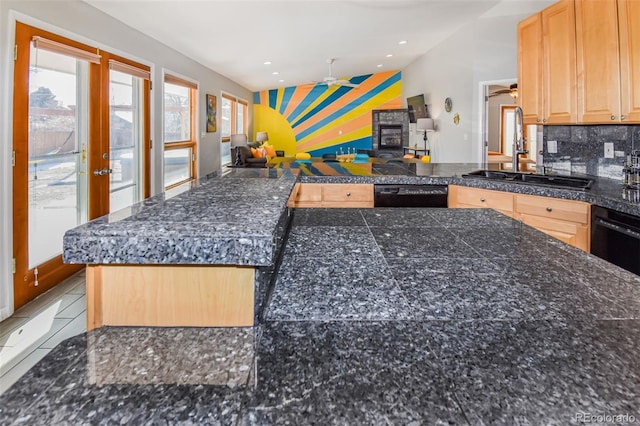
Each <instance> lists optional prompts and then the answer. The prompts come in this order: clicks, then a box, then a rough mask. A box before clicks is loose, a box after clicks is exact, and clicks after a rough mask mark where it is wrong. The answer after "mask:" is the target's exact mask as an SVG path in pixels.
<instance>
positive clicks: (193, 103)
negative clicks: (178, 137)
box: [162, 72, 198, 190]
mask: <svg viewBox="0 0 640 426" xmlns="http://www.w3.org/2000/svg"><path fill="white" fill-rule="evenodd" d="M167 83H168V84H173V85H175V86H183V87H186V88H188V89H189V140H184V141H175V142H165V140H164V139H165V133H164V120H165V114H166V113H165V101H164V93H165V84H167ZM162 94H163V97H162V123H163V125H162V146H163V150H162V182H163V187H164V189H165V190H168V189H171V188H175V187H176V186H180V185H183V184H185V183H187V182H191V181H194V180H196V179H197V178H198V176H197V167H196V164H197V159H198V140H197V134H198V128H197V120H196V114H197V99H198V85H197V83H194V82H193V81H190V80H186V79H184V78H182V77H178V76H176V75H175V74H174V73H171V72H165V74H164V77H163V81H162ZM183 148H190V149H191V161H190V162H189V174H190V177H189V178H187V179H185V180H182V181H180V182H176V183H172V184H170V185H166V184H165V183H164V182H165V177H166V176H165V153H166V152H167V151H171V150H176V149H183Z"/></svg>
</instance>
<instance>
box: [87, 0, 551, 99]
mask: <svg viewBox="0 0 640 426" xmlns="http://www.w3.org/2000/svg"><path fill="white" fill-rule="evenodd" d="M84 1H85V2H87V3H89V4H90V5H92V6H94V7H96V8H97V9H99V10H101V11H103V12H105V13H107V14H109V15H111V16H113V17H114V18H116V19H117V20H119V21H122V22H123V23H125V24H127V25H128V26H130V27H132V28H134V29H136V30H138V31H140V32H142V33H144V34H147V35H148V36H150V37H152V38H154V39H156V40H158V41H160V42H162V43H163V44H165V45H167V46H169V47H171V48H173V49H175V50H178V51H180V52H182V53H183V54H184V55H186V56H188V57H190V58H192V59H194V60H195V61H197V62H199V63H201V64H202V65H204V66H206V67H207V68H210V69H212V70H214V71H216V72H218V73H219V74H222V75H224V76H226V77H228V78H230V79H232V80H233V81H235V82H237V83H238V84H240V85H242V86H244V87H246V88H247V89H249V90H251V91H259V90H265V89H273V88H277V87H286V86H296V85H300V84H306V83H310V82H313V81H321V80H322V79H323V78H324V77H325V76H327V75H328V73H329V65H328V64H327V59H329V58H335V62H334V64H333V76H334V77H339V78H341V77H351V76H355V75H363V74H370V73H375V72H381V71H388V70H399V69H403V68H404V67H405V66H407V65H408V64H410V63H411V62H413V61H414V60H415V59H416V58H418V57H419V56H421V55H423V54H424V53H426V52H427V51H428V50H430V49H431V48H432V47H434V46H436V45H437V44H439V43H440V42H442V41H443V40H445V39H446V38H447V37H449V36H450V35H452V34H453V33H455V32H456V31H457V30H458V29H460V28H461V27H463V26H465V25H467V24H469V23H471V22H473V21H474V20H476V19H484V18H489V17H494V16H500V15H514V14H519V15H522V14H524V15H528V14H531V13H534V12H536V11H538V10H540V9H542V8H544V7H546V6H547V5H548V4H550V3H552V2H553V1H548V0H342V1H338V0H285V1H274V0H252V1H250V0H199V1H190V0H153V1H149V0H127V1H118V0H84ZM402 40H405V41H406V44H399V42H400V41H402ZM388 55H392V56H390V57H388ZM266 61H270V62H271V64H270V65H265V62H266ZM378 65H380V66H378ZM275 72H278V73H279V74H277V75H275V74H274V73H275Z"/></svg>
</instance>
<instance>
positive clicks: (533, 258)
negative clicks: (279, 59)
mask: <svg viewBox="0 0 640 426" xmlns="http://www.w3.org/2000/svg"><path fill="white" fill-rule="evenodd" d="M281 178H282V176H281V177H279V178H276V179H275V180H273V181H270V182H271V184H274V183H275V182H279V179H281ZM225 179H231V180H229V181H228V185H230V187H234V185H236V180H234V179H236V178H223V179H219V180H216V182H215V183H213V184H214V185H218V183H217V182H218V181H224V180H225ZM237 179H240V178H237ZM447 179H451V177H447ZM204 185H211V183H206V182H205V183H204ZM276 186H277V185H276ZM236 196H237V194H236ZM181 199H183V198H180V196H178V197H175V198H174V200H181ZM236 199H237V198H236ZM211 201H213V199H212V200H211ZM229 212H230V214H231V215H233V214H235V211H234V210H233V209H231V210H230V211H229ZM250 216H251V217H256V216H257V215H256V214H252V215H251V214H250ZM272 225H273V227H274V228H273V229H274V230H275V229H276V228H277V221H276V220H275V219H274V222H273V224H272ZM208 226H211V225H210V224H209V225H208ZM225 226H230V225H225ZM132 227H133V225H132ZM250 229H253V228H250ZM282 245H283V251H282V254H281V256H282V257H281V262H276V263H280V265H279V268H278V269H277V270H274V271H273V273H274V280H273V287H272V288H271V290H270V291H269V292H268V297H267V300H266V302H265V304H264V305H263V306H264V310H263V311H262V312H261V315H260V316H259V321H258V322H257V323H256V324H255V326H253V327H230V328H213V327H181V328H176V327H157V328H153V327H113V326H110V327H102V328H97V329H95V330H92V331H89V332H87V333H85V334H83V335H80V336H77V337H74V338H71V339H69V340H66V341H65V342H63V343H62V344H60V345H59V346H58V347H57V348H55V349H54V350H53V351H52V352H51V353H50V354H49V355H47V356H46V357H45V358H44V359H43V360H42V361H41V362H40V363H38V364H37V365H36V366H35V367H34V368H33V369H31V370H30V371H29V372H28V373H27V375H26V376H24V377H23V378H22V379H21V380H20V381H18V382H17V383H16V384H15V385H14V386H13V387H12V388H10V389H9V390H8V391H7V392H6V393H5V394H3V395H2V396H0V424H125V423H126V424H223V425H264V424H296V425H297V424H340V425H360V424H364V425H370V424H376V425H377V424H411V425H421V424H451V425H457V424H473V425H476V424H477V425H481V424H487V425H489V424H491V425H493V424H496V425H541V424H545V425H546V424H554V425H565V424H582V423H594V422H597V421H601V422H607V424H638V423H640V408H639V407H640V357H638V354H639V353H640V277H638V276H636V275H634V274H631V273H628V272H627V271H625V270H623V269H620V268H618V267H616V266H614V265H611V264H609V263H607V262H605V261H603V260H601V259H599V258H596V257H594V256H591V255H590V254H588V253H585V252H583V251H581V250H578V249H575V248H573V247H571V246H568V245H566V244H564V243H562V242H559V241H557V240H555V239H553V238H551V237H549V236H547V235H546V234H543V233H541V232H539V231H537V230H535V229H533V228H530V227H528V226H526V225H523V224H522V223H521V222H518V221H515V220H512V219H510V218H508V217H506V216H503V215H502V214H500V213H498V212H496V211H493V210H487V209H428V208H423V209H412V208H403V209H381V208H373V209H296V210H295V211H294V212H293V214H292V220H291V228H290V232H289V233H288V238H287V239H286V242H285V243H283V244H282ZM234 250H235V252H236V253H237V252H238V250H236V249H234ZM239 251H240V252H242V250H239ZM234 256H236V255H235V254H234ZM239 257H240V258H242V256H239ZM265 263H266V262H265ZM245 264H246V263H245ZM265 267H266V268H268V267H269V266H265ZM259 268H261V267H258V269H259Z"/></svg>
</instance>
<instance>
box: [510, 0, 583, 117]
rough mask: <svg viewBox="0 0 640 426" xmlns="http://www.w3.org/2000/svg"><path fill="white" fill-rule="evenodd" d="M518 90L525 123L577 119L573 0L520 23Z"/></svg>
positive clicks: (565, 0) (553, 6)
mask: <svg viewBox="0 0 640 426" xmlns="http://www.w3.org/2000/svg"><path fill="white" fill-rule="evenodd" d="M518 90H519V92H520V93H519V98H520V99H519V101H520V106H521V107H522V110H523V113H524V119H525V123H527V124H537V123H543V124H575V123H577V105H578V103H577V72H576V31H575V5H574V1H573V0H562V1H559V2H558V3H555V4H553V5H551V6H549V7H548V8H546V9H544V10H543V11H542V12H540V13H537V14H535V15H533V16H531V17H529V18H527V19H525V20H524V21H522V22H520V24H519V25H518Z"/></svg>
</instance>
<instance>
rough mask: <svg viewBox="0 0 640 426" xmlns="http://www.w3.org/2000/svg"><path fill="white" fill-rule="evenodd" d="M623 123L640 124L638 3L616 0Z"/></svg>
mask: <svg viewBox="0 0 640 426" xmlns="http://www.w3.org/2000/svg"><path fill="white" fill-rule="evenodd" d="M618 22H619V31H620V35H619V40H620V87H621V93H622V98H621V100H620V102H621V105H622V107H621V108H622V111H621V115H624V116H625V119H624V120H623V121H625V122H633V123H640V25H639V24H638V23H639V22H640V2H639V1H637V0H618Z"/></svg>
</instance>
